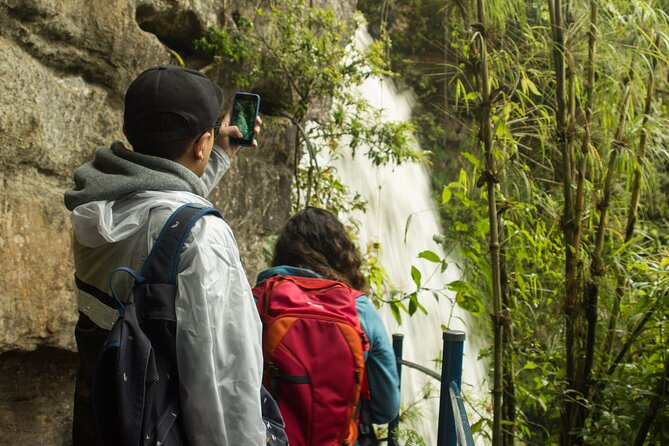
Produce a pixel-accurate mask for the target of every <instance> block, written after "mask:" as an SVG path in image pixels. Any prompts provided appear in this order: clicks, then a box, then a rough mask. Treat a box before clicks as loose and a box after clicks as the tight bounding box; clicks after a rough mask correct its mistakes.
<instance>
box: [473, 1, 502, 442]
mask: <svg viewBox="0 0 669 446" xmlns="http://www.w3.org/2000/svg"><path fill="white" fill-rule="evenodd" d="M477 12H478V21H479V26H480V31H479V33H478V35H477V37H478V39H477V40H478V42H479V44H480V76H481V85H480V88H481V110H480V113H481V115H480V118H481V142H482V144H483V150H484V154H485V168H486V171H485V173H484V179H485V182H486V183H487V191H488V219H489V222H490V262H491V269H492V288H493V289H492V291H493V315H492V320H493V332H494V341H493V342H494V347H493V352H494V353H493V355H494V372H493V373H494V378H493V392H492V393H493V427H492V444H493V446H501V445H502V438H503V437H502V393H503V381H502V377H503V351H502V339H503V324H502V318H501V316H502V297H501V296H502V291H501V276H500V257H499V254H500V253H499V250H500V246H499V233H498V228H499V222H498V219H497V202H496V199H495V183H496V182H497V180H496V178H495V165H494V156H493V153H492V142H493V135H492V117H491V107H492V104H491V95H490V73H489V71H488V58H487V47H486V36H485V23H486V11H485V4H484V2H483V0H477Z"/></svg>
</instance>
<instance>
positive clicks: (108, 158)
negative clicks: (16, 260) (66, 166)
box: [65, 66, 265, 446]
mask: <svg viewBox="0 0 669 446" xmlns="http://www.w3.org/2000/svg"><path fill="white" fill-rule="evenodd" d="M222 105H223V91H222V90H221V88H220V87H218V86H217V85H216V84H214V83H213V82H211V81H210V80H209V79H208V78H207V77H206V76H205V75H203V74H202V73H200V72H198V71H195V70H190V69H187V68H182V67H177V66H158V67H154V68H150V69H148V70H146V71H144V72H142V73H141V74H140V75H139V76H138V77H137V78H136V79H135V80H134V81H133V82H132V83H131V85H130V86H129V88H128V90H127V92H126V94H125V109H124V116H123V118H124V119H123V121H124V126H123V131H124V133H125V135H126V137H127V139H128V141H129V142H130V144H131V145H132V147H133V149H134V150H128V149H126V148H125V147H124V146H123V144H122V143H121V142H119V141H116V142H114V143H112V144H111V147H108V148H100V149H98V150H97V151H96V152H95V157H94V159H93V160H92V161H91V162H88V163H86V164H84V165H82V166H81V167H79V168H78V169H77V170H76V172H75V175H74V181H75V188H74V189H73V190H70V191H68V192H66V193H65V205H66V206H67V208H68V209H69V210H71V211H72V217H71V221H72V226H73V230H74V237H73V252H74V262H75V269H76V291H77V300H78V309H79V319H78V322H77V325H76V327H75V338H76V342H77V347H78V351H79V357H80V367H79V371H78V375H77V383H76V390H75V401H74V426H73V440H74V445H75V446H84V445H85V446H94V445H98V444H100V439H99V438H98V435H97V432H96V426H95V421H94V414H93V410H92V401H91V379H92V374H93V372H94V368H95V361H96V358H97V356H98V353H99V351H100V349H101V347H102V344H103V342H104V340H105V337H106V336H107V333H109V329H110V328H111V326H112V325H113V324H114V322H115V319H116V318H117V316H118V314H117V312H116V309H115V308H113V307H110V305H109V298H110V296H112V295H113V294H115V295H116V296H119V297H120V298H121V299H123V298H125V296H128V293H129V292H130V291H131V289H132V287H133V281H132V278H131V277H130V276H128V275H123V274H117V275H115V276H114V290H115V293H113V292H112V290H111V285H110V273H111V272H112V271H113V270H114V269H116V268H118V267H129V268H132V269H134V270H135V271H139V268H140V266H141V265H142V263H143V261H144V259H145V258H146V257H147V255H148V253H149V252H150V251H151V248H152V246H153V244H154V242H155V240H156V238H157V237H158V235H159V232H160V231H161V228H162V227H163V225H164V223H165V222H166V221H167V219H168V217H169V216H170V215H172V213H173V212H174V211H175V210H176V209H177V208H179V207H181V206H182V205H184V204H186V203H195V204H196V205H201V206H211V204H210V203H209V202H208V201H207V199H206V197H207V195H208V194H209V192H210V191H211V190H212V189H213V188H214V187H215V185H216V184H217V183H218V181H219V180H220V179H221V178H222V176H223V175H224V173H225V172H226V171H227V169H228V168H229V167H230V164H231V159H232V157H233V156H234V155H235V154H236V152H237V151H238V149H239V147H231V146H230V145H229V141H228V138H229V137H230V136H237V137H240V136H241V134H240V132H239V129H238V128H237V127H233V126H228V125H227V123H226V122H225V120H223V121H222V120H221V119H220V113H221V107H222ZM260 125H261V121H260V119H258V121H257V122H256V126H255V128H254V133H255V134H256V135H257V134H258V132H259V131H260ZM254 145H256V144H255V141H254ZM177 224H178V221H177ZM112 302H113V300H112ZM175 312H176V321H177V322H176V358H177V360H176V362H177V364H176V366H177V371H178V382H179V399H180V404H181V414H182V415H181V416H180V417H179V418H178V419H177V422H178V423H181V424H182V425H183V430H184V431H185V436H186V437H187V438H186V439H185V441H186V443H187V444H189V445H190V446H204V445H207V446H211V445H239V444H244V445H261V444H265V426H264V424H263V421H262V418H261V407H260V405H261V401H260V391H261V378H262V351H261V346H260V337H261V324H260V320H259V318H258V314H257V311H256V309H255V306H254V302H253V298H252V295H251V289H250V287H249V284H248V281H247V278H246V275H245V273H244V269H243V267H242V263H241V260H240V256H239V250H238V247H237V244H236V242H235V239H234V236H233V234H232V231H231V229H230V227H229V226H228V225H227V224H226V223H225V221H224V220H223V219H221V218H219V217H217V216H214V215H206V216H204V217H203V218H201V219H200V220H198V221H197V222H196V223H195V225H194V226H193V229H192V230H191V232H190V235H189V236H188V238H187V239H186V242H185V245H184V248H183V251H182V252H181V257H180V261H179V263H178V275H177V292H176V299H175Z"/></svg>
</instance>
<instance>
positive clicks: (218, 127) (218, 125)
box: [195, 118, 221, 142]
mask: <svg viewBox="0 0 669 446" xmlns="http://www.w3.org/2000/svg"><path fill="white" fill-rule="evenodd" d="M213 129H214V140H216V138H218V133H219V132H220V131H221V120H220V118H219V119H218V120H217V121H216V122H215V123H214V125H213ZM208 131H209V130H206V131H205V132H203V133H202V135H204V134H205V133H207V132H208ZM202 135H200V136H198V137H197V138H196V139H195V142H198V141H199V140H200V138H202Z"/></svg>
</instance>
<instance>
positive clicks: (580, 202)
mask: <svg viewBox="0 0 669 446" xmlns="http://www.w3.org/2000/svg"><path fill="white" fill-rule="evenodd" d="M598 12H599V11H598V1H597V0H590V28H589V30H588V62H587V74H586V82H585V88H586V99H585V106H584V111H583V114H584V117H585V123H584V130H585V131H584V135H583V140H582V142H581V154H580V156H581V159H580V163H579V167H578V169H577V177H576V196H575V199H574V226H573V232H572V237H571V247H572V249H573V250H574V260H575V262H578V259H579V258H580V249H581V237H582V234H583V221H582V220H583V209H584V201H585V178H586V170H587V166H588V159H589V154H590V147H591V145H592V121H593V113H592V101H593V92H594V88H595V70H596V63H595V57H596V44H597V19H598ZM572 274H574V276H573V277H568V278H567V281H568V283H578V282H579V281H578V280H577V278H576V276H575V274H576V271H572ZM588 291H590V290H588ZM597 307H598V295H597V293H590V292H587V293H586V295H585V302H584V308H583V313H584V314H585V319H586V325H587V329H586V342H585V352H584V357H583V360H582V365H581V366H580V367H578V370H581V375H580V376H579V377H578V378H577V379H576V380H575V384H576V387H577V391H578V393H580V394H581V395H583V396H584V397H585V398H586V399H587V398H588V389H589V382H590V380H591V375H592V369H593V364H594V356H595V355H594V353H595V341H596V334H597ZM588 416H589V410H588V409H587V407H586V406H585V405H582V404H580V405H578V406H576V409H575V413H574V417H575V418H574V422H573V424H572V427H575V428H576V430H579V428H580V427H582V426H583V425H584V424H585V420H586V419H587V418H588Z"/></svg>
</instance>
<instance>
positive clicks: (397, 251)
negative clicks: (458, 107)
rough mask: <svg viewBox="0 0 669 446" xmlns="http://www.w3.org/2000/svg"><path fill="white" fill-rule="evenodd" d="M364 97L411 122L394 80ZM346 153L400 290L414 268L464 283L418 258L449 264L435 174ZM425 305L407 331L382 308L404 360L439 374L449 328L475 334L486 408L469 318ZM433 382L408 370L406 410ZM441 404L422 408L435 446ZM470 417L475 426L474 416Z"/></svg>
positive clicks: (424, 427) (469, 392)
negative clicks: (439, 239)
mask: <svg viewBox="0 0 669 446" xmlns="http://www.w3.org/2000/svg"><path fill="white" fill-rule="evenodd" d="M371 41H372V38H371V36H369V34H368V33H367V31H366V30H365V29H364V27H362V28H360V29H359V30H358V32H357V34H356V45H359V47H360V48H364V47H366V46H368V45H369V44H370V43H371ZM356 91H357V94H359V95H361V97H363V98H365V99H367V100H368V101H369V102H370V103H371V104H372V105H373V106H375V107H378V108H381V109H383V110H384V112H385V115H386V119H388V120H389V121H408V120H409V119H410V116H411V106H412V97H411V95H410V94H408V93H406V92H399V91H397V89H396V88H395V86H394V84H393V83H392V82H391V81H389V80H388V79H384V78H379V77H373V78H370V79H368V80H367V81H365V82H364V84H363V85H361V86H359V87H357V88H356ZM342 152H343V153H344V156H343V157H338V158H336V159H334V160H332V161H330V164H331V165H333V166H335V167H336V168H337V169H338V172H339V175H340V177H341V179H342V182H343V183H344V184H345V185H347V186H348V187H349V188H350V190H351V191H352V192H359V193H360V194H361V195H362V197H363V198H364V199H365V200H367V203H368V209H367V212H366V213H364V214H363V213H359V214H356V215H354V217H355V218H356V219H357V220H359V221H360V223H361V225H360V226H361V232H360V245H361V247H363V248H364V247H365V246H368V245H369V243H370V242H372V243H373V242H378V243H380V244H381V246H382V248H381V252H380V255H379V259H380V261H381V264H382V266H383V267H384V268H385V269H386V271H387V272H388V274H389V277H390V279H391V281H392V283H393V285H394V286H395V287H396V288H398V289H399V290H402V291H404V292H406V293H407V294H408V293H411V292H413V291H414V290H415V285H414V283H413V280H412V278H411V272H410V271H411V266H412V265H415V266H416V267H417V268H418V269H419V270H420V271H421V272H422V273H423V279H426V278H428V277H429V281H428V282H427V283H426V284H425V286H426V287H429V288H432V289H444V288H445V284H447V283H448V282H451V281H453V280H456V279H458V276H459V274H458V271H457V268H456V267H455V265H453V264H451V265H449V267H448V269H447V270H446V271H445V273H443V274H441V273H439V271H438V270H437V271H436V273H435V274H432V272H434V271H435V270H436V269H437V268H438V266H435V264H434V263H430V262H428V261H426V260H423V259H418V258H417V255H418V254H419V253H420V252H421V251H424V250H431V251H433V252H435V253H437V254H438V255H439V256H441V257H442V258H443V257H444V252H443V249H442V248H441V247H440V246H439V245H438V244H437V243H435V242H434V241H433V239H432V238H433V236H434V235H436V234H439V233H440V232H441V230H440V227H439V217H438V210H437V209H436V207H435V204H434V202H433V199H432V193H431V187H430V184H429V172H428V170H427V168H426V167H425V166H421V165H417V164H405V165H401V166H398V167H376V166H373V165H372V163H371V162H370V161H369V160H368V159H367V158H366V157H365V156H364V148H359V149H358V151H357V156H356V157H355V159H352V158H351V154H350V150H347V149H346V148H345V147H342ZM409 219H410V224H409V228H408V231H406V237H405V230H406V225H407V222H409ZM420 302H421V303H422V304H423V306H424V307H425V309H426V310H427V313H428V314H427V315H425V314H423V313H421V312H420V311H417V312H416V313H415V314H414V316H413V317H409V316H408V315H403V324H402V325H401V326H398V325H397V324H396V322H395V320H394V318H393V317H392V314H391V313H390V311H389V309H388V308H382V309H381V313H382V316H383V318H384V321H385V323H386V326H387V328H388V332H389V333H402V334H404V353H403V356H404V359H406V360H408V361H411V362H415V363H418V364H420V365H423V366H425V367H428V368H431V369H433V370H435V371H437V372H439V371H440V370H439V369H438V368H437V367H435V364H434V360H435V359H436V358H438V357H439V356H440V352H441V349H442V333H441V326H442V325H445V326H447V327H448V328H449V329H456V330H463V331H465V332H467V341H466V342H465V352H464V355H465V356H464V360H463V385H462V392H463V394H464V395H465V398H467V397H468V398H469V399H470V400H474V401H480V400H481V398H484V394H485V392H486V390H485V388H484V384H483V383H484V375H485V371H484V366H483V364H482V363H481V362H479V361H477V356H478V351H479V347H478V346H477V345H475V344H474V343H473V342H472V338H473V336H472V333H471V332H470V330H468V328H467V323H466V321H467V318H468V316H466V315H465V312H464V311H462V310H460V309H459V308H457V307H455V308H454V307H453V304H452V302H451V300H450V299H446V298H443V297H442V298H441V299H440V300H439V302H437V301H436V299H435V298H434V297H433V296H432V294H431V293H423V295H422V296H420ZM428 382H430V383H431V384H432V385H433V386H435V387H436V389H438V388H439V384H438V382H436V381H435V380H433V379H432V378H429V377H427V376H426V375H424V374H423V373H421V372H419V371H416V370H412V369H409V368H407V367H404V368H403V370H402V403H403V404H404V405H407V404H409V403H410V402H412V401H414V400H415V399H416V398H420V395H421V389H422V388H423V387H424V385H425V384H426V383H428ZM437 393H438V392H435V393H433V395H436V394H437ZM438 404H439V403H438V399H437V398H432V399H431V400H428V401H424V403H421V405H420V407H421V412H422V413H423V415H424V418H423V419H422V420H421V421H420V422H419V423H418V425H417V426H416V430H417V431H418V432H419V433H420V434H421V435H422V436H423V438H424V439H425V443H426V444H427V445H434V444H436V442H437V424H438V423H437V421H438V407H439V406H438ZM469 418H470V422H473V419H474V417H473V416H472V414H471V413H470V415H469ZM477 418H478V417H476V419H477Z"/></svg>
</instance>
